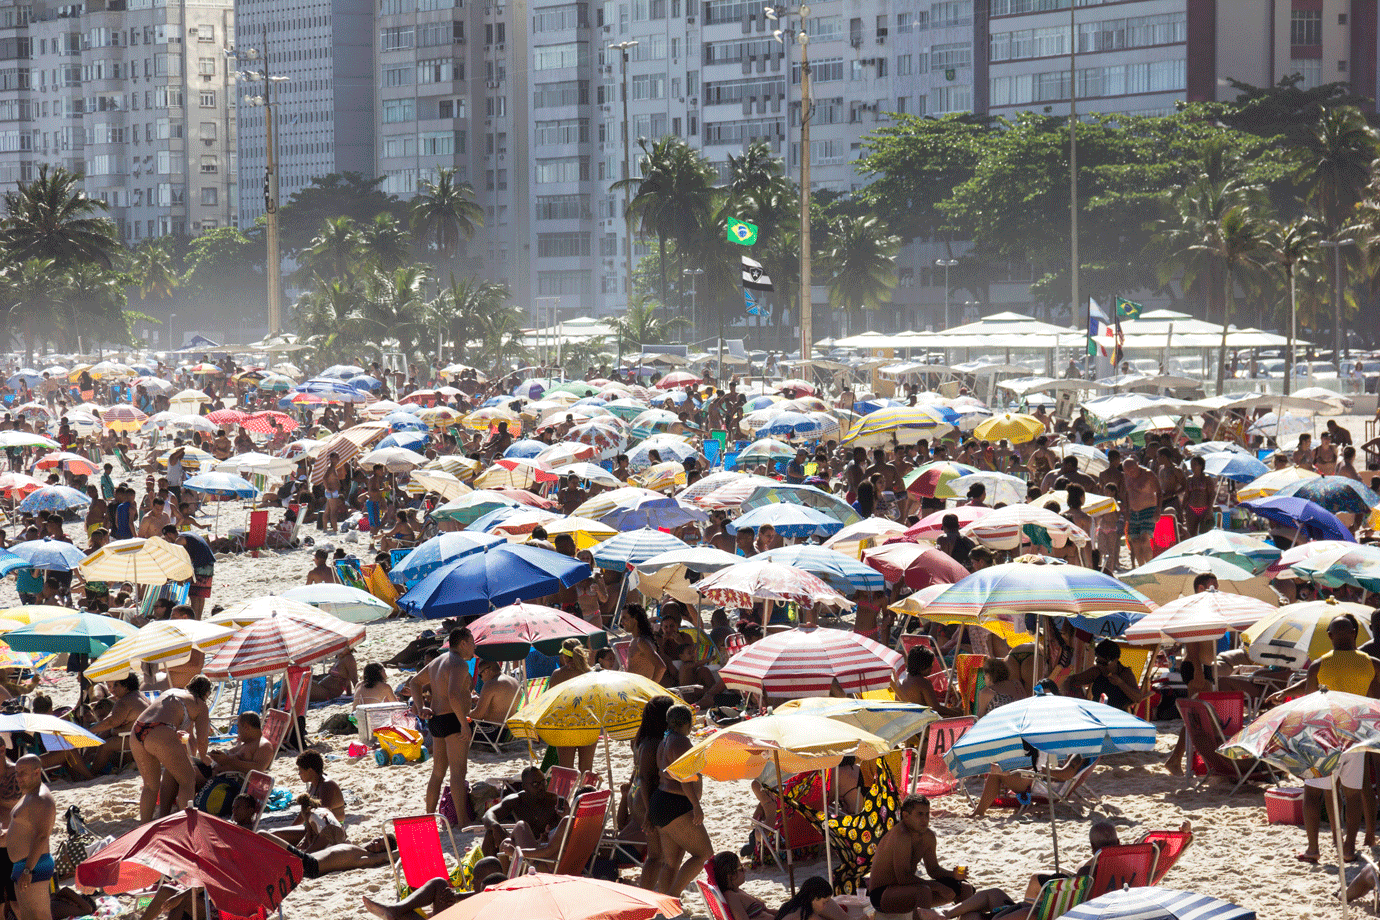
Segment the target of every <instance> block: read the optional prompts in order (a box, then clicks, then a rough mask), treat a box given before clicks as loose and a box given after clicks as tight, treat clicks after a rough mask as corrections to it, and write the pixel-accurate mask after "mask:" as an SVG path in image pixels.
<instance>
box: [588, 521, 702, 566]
mask: <svg viewBox="0 0 1380 920" xmlns="http://www.w3.org/2000/svg"><path fill="white" fill-rule="evenodd" d="M688 548H689V544H687V543H686V542H685V541H684V540H681V539H679V538H678V537H673V536H671V535H670V534H669V533H665V532H663V531H660V530H652V529H651V528H650V527H644V528H641V529H640V530H629V531H627V532H626V533H620V534H618V535H617V536H614V537H609V538H608V539H607V540H605V541H603V542H602V543H599V544H597V545H595V547H594V549H593V550H592V552H593V553H594V564H595V565H597V566H598V567H599V568H601V569H613V570H615V571H618V572H622V571H624V570H625V569H627V568H628V566H633V565H640V564H641V563H643V562H646V561H647V560H648V559H650V558H652V557H653V556H656V555H660V554H661V553H669V552H670V551H671V550H674V549H688Z"/></svg>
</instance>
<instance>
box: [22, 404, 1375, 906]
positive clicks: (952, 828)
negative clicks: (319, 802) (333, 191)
mask: <svg viewBox="0 0 1380 920" xmlns="http://www.w3.org/2000/svg"><path fill="white" fill-rule="evenodd" d="M1346 422H1350V423H1351V424H1350V427H1351V429H1352V431H1353V433H1354V434H1355V435H1357V436H1358V439H1359V435H1360V434H1361V433H1362V431H1363V430H1364V426H1363V424H1361V422H1360V420H1358V419H1347V420H1346ZM131 481H134V480H133V479H132V480H131ZM278 517H279V512H277V511H274V512H273V520H274V521H276V520H277V519H278ZM242 521H243V512H242V510H241V509H240V508H239V507H238V506H237V505H233V504H232V505H226V506H224V507H223V508H222V513H221V529H222V530H225V529H226V528H227V527H228V526H231V525H238V524H240V523H242ZM79 530H80V528H79V526H78V525H71V526H69V528H68V532H69V534H72V535H73V536H74V538H76V539H81V538H80V537H79V536H78V532H79ZM303 535H304V536H312V537H315V538H316V539H318V540H319V541H323V542H324V541H325V540H323V538H322V537H321V535H320V534H319V532H317V531H314V530H309V529H305V528H304V530H303ZM326 539H330V540H336V541H339V538H326ZM338 545H343V546H345V547H346V548H347V550H349V551H351V552H354V553H356V554H357V555H359V556H360V557H361V558H364V557H365V556H366V552H365V550H366V549H367V543H364V542H361V543H353V544H352V543H350V542H338ZM310 566H311V558H310V551H309V550H307V549H299V550H296V551H294V552H289V553H276V552H265V553H263V554H262V555H261V556H260V557H258V558H254V557H251V556H249V555H247V554H246V555H239V556H226V557H223V558H222V559H221V560H220V561H219V564H218V565H217V567H216V573H215V591H214V595H213V598H212V603H215V604H222V605H228V604H231V603H233V602H235V601H238V600H243V599H246V598H251V597H256V596H260V595H263V594H268V593H272V592H274V591H282V590H286V589H287V588H290V587H293V586H295V585H298V584H301V583H302V581H303V579H304V577H305V575H306V572H307V570H308V569H309V568H310ZM16 603H18V600H17V597H16V595H15V589H14V581H13V580H12V579H4V580H3V581H0V608H3V607H7V606H11V605H13V604H16ZM422 628H425V624H418V623H417V622H414V621H402V622H387V623H381V624H375V625H371V626H369V629H368V638H367V639H366V640H365V642H364V643H363V644H362V645H361V646H360V648H359V649H358V658H359V661H360V663H361V667H362V666H363V664H365V663H367V662H369V661H376V660H382V659H385V658H388V657H389V656H390V655H391V654H393V652H394V651H395V650H396V649H398V648H400V647H401V646H402V645H404V644H405V643H406V642H407V641H409V640H410V639H411V638H413V637H415V636H416V634H417V632H418V631H420V629H422ZM389 677H390V681H391V682H394V683H396V682H397V680H398V679H399V676H398V674H397V673H396V672H390V674H389ZM44 689H45V690H46V692H49V693H50V694H53V695H55V698H56V701H57V703H58V704H59V705H62V704H66V703H70V702H72V701H73V699H74V697H75V693H76V685H75V681H74V680H73V679H71V678H69V677H67V676H66V675H64V676H63V677H62V678H61V680H59V681H58V682H57V683H55V684H53V685H51V686H45V688H44ZM228 711H229V694H228V693H227V694H226V695H225V700H224V702H222V704H221V707H220V709H219V710H218V711H217V712H216V713H215V717H216V718H215V721H216V723H217V724H218V725H221V726H222V727H223V726H224V725H225V724H227V723H228V721H229V718H228ZM340 711H348V707H328V708H324V709H315V710H312V711H311V713H310V715H309V722H310V724H311V726H312V727H313V728H314V727H315V726H317V725H319V724H320V722H321V721H323V720H324V719H325V718H327V717H329V716H330V715H331V714H333V713H335V712H340ZM1177 728H1178V723H1167V724H1165V725H1162V726H1161V733H1160V745H1159V751H1158V752H1157V753H1156V754H1154V755H1150V754H1133V755H1120V756H1114V757H1109V758H1106V759H1105V760H1104V761H1103V763H1104V766H1102V767H1100V768H1099V769H1098V771H1097V772H1096V773H1095V774H1094V776H1093V777H1092V779H1091V780H1090V781H1089V782H1088V784H1087V786H1086V787H1085V788H1086V789H1087V790H1088V791H1089V792H1090V794H1092V795H1093V796H1097V797H1101V801H1100V803H1099V804H1098V805H1097V806H1096V807H1094V808H1092V809H1088V808H1075V807H1063V808H1061V809H1060V810H1059V818H1060V820H1059V835H1060V841H1061V854H1062V856H1063V865H1064V866H1066V867H1067V866H1076V865H1078V864H1079V863H1081V862H1082V861H1083V860H1084V859H1086V858H1087V855H1088V851H1087V831H1088V827H1089V824H1090V822H1091V821H1092V820H1095V819H1098V818H1107V819H1109V820H1111V821H1113V822H1115V823H1116V824H1117V826H1118V828H1119V830H1120V834H1121V837H1122V840H1123V842H1128V841H1131V840H1134V839H1136V838H1138V837H1139V836H1140V835H1141V834H1142V833H1143V832H1145V831H1147V830H1150V829H1168V828H1175V827H1177V826H1178V825H1179V823H1180V822H1181V821H1183V820H1185V819H1188V820H1191V821H1192V822H1193V825H1194V831H1195V835H1196V840H1195V842H1194V844H1193V846H1192V847H1191V848H1190V849H1189V850H1188V852H1187V853H1186V854H1185V855H1184V857H1183V858H1182V859H1181V860H1180V861H1179V863H1178V865H1177V866H1176V867H1175V868H1174V869H1173V871H1172V872H1171V873H1170V874H1169V876H1168V878H1167V879H1166V880H1165V884H1166V885H1168V886H1170V887H1174V888H1182V889H1187V890H1192V891H1198V892H1202V893H1206V894H1211V895H1214V896H1216V897H1221V898H1226V899H1228V900H1231V901H1234V902H1236V903H1238V904H1241V905H1243V906H1247V907H1250V908H1253V909H1255V910H1256V911H1257V913H1258V915H1259V916H1260V917H1261V918H1283V917H1300V918H1304V917H1315V916H1316V917H1324V916H1335V915H1336V914H1337V912H1338V909H1339V908H1338V906H1337V903H1336V901H1335V900H1334V899H1333V893H1334V892H1335V891H1336V887H1337V884H1336V854H1335V851H1334V849H1333V847H1332V844H1331V842H1330V841H1331V838H1330V837H1327V836H1326V834H1327V830H1326V828H1324V841H1323V844H1322V853H1323V865H1322V866H1321V867H1311V866H1305V865H1303V864H1302V863H1299V862H1297V861H1296V860H1295V859H1294V858H1293V854H1294V853H1295V852H1297V851H1299V850H1301V849H1303V847H1304V833H1303V828H1301V827H1291V826H1283V825H1270V824H1267V823H1266V818H1265V810H1264V807H1263V798H1262V794H1261V789H1260V787H1246V788H1245V789H1244V790H1242V791H1241V792H1238V793H1237V794H1236V795H1234V796H1230V797H1229V796H1228V795H1227V793H1228V792H1229V790H1230V784H1227V785H1221V784H1218V783H1213V784H1210V785H1208V786H1207V787H1206V788H1204V789H1203V790H1202V791H1197V792H1195V791H1190V790H1189V789H1188V788H1187V787H1186V783H1185V781H1184V780H1182V779H1180V778H1178V777H1173V776H1170V775H1169V774H1168V773H1166V772H1165V771H1164V770H1163V769H1162V768H1161V767H1159V766H1158V763H1159V761H1161V760H1162V759H1163V757H1164V754H1165V753H1166V752H1167V751H1168V750H1169V747H1170V746H1172V744H1173V742H1174V739H1175V733H1176V732H1177ZM353 740H354V736H348V737H329V736H321V737H319V738H318V739H317V741H316V744H315V747H316V749H317V750H320V751H321V752H322V753H323V754H325V755H326V756H327V757H328V759H330V762H329V763H328V764H327V768H328V771H329V773H330V775H331V776H332V777H333V778H334V779H336V780H337V781H339V782H340V784H341V785H342V787H344V788H345V789H346V796H347V800H349V801H350V802H351V804H350V806H349V819H348V821H347V827H348V830H349V836H350V839H351V840H352V841H354V842H363V841H365V840H367V839H369V838H371V837H374V836H376V835H377V834H379V833H380V832H381V831H382V830H383V828H384V824H385V822H386V821H387V820H388V819H389V818H391V817H393V816H398V815H408V814H416V813H418V812H420V811H421V810H422V807H423V792H424V788H425V783H426V778H427V776H428V774H429V771H430V769H431V766H430V764H409V765H405V766H390V767H384V768H380V767H377V766H375V764H374V761H373V759H372V757H366V758H362V759H360V760H358V761H354V762H351V761H348V760H347V759H346V757H345V749H346V747H347V746H348V745H349V744H350V743H351V741H353ZM525 754H526V752H525V751H521V752H519V753H516V754H513V755H511V756H509V757H506V758H499V757H497V756H495V755H492V754H488V753H483V752H478V751H476V752H474V753H472V755H471V756H472V763H471V766H470V771H469V777H470V781H471V782H474V781H476V780H480V779H484V778H486V777H500V776H512V775H515V774H516V773H517V772H519V770H520V768H521V766H522V765H523V764H524V763H525ZM538 754H540V749H539V750H538ZM332 758H333V759H332ZM603 766H604V761H603V755H602V753H600V754H599V755H598V758H597V759H596V768H598V769H600V770H601V771H602V770H603ZM613 768H614V773H615V776H616V778H617V779H618V781H619V782H620V783H621V782H623V781H625V780H626V779H627V778H628V777H629V775H630V772H631V759H630V757H629V755H628V749H627V745H626V744H622V745H615V746H614V764H613ZM272 772H273V776H274V778H275V779H276V780H277V783H278V785H279V787H280V788H286V789H289V790H292V791H294V792H300V791H302V784H301V782H300V780H299V779H298V777H297V772H296V769H295V767H294V765H293V763H292V759H291V757H288V756H280V757H279V758H278V760H277V762H276V763H275V764H274V766H273V770H272ZM138 782H139V781H138V775H137V773H136V772H135V771H133V769H132V768H130V769H127V770H126V771H125V772H124V773H121V774H119V775H118V776H113V777H105V778H101V779H97V780H93V781H91V782H89V783H83V784H78V785H75V786H73V785H71V784H68V783H65V782H59V783H58V784H57V785H56V786H55V788H54V792H55V794H56V796H57V799H58V805H59V813H61V811H62V810H64V809H65V808H66V807H67V806H68V805H70V804H77V805H79V806H80V807H81V810H82V813H83V814H84V815H85V816H86V819H87V822H88V823H89V825H90V827H91V829H92V830H93V831H95V832H96V833H98V834H113V835H117V836H118V835H119V834H122V833H124V832H126V831H129V830H131V829H132V828H133V827H134V826H135V825H136V823H137V817H138V815H137V798H138V789H139V786H138ZM970 787H971V789H972V791H973V792H974V794H976V793H977V791H978V789H979V784H978V782H977V781H976V780H974V781H972V782H971V786H970ZM356 797H357V798H356ZM753 801H754V800H753V799H752V796H751V793H750V791H749V789H748V785H747V783H745V782H736V783H716V782H713V781H707V782H706V783H705V795H704V803H705V807H704V811H705V814H706V815H707V816H708V821H709V833H710V837H711V839H712V840H713V842H714V845H715V848H716V849H731V850H735V851H736V850H737V849H738V848H739V847H740V846H741V845H742V844H743V843H744V842H745V841H746V839H747V827H748V824H747V819H748V817H749V815H750V811H751V807H750V803H752V802H753ZM967 811H968V808H967V806H966V803H965V802H964V800H963V797H962V795H955V796H951V797H949V798H946V799H942V800H938V801H937V802H936V803H935V819H934V822H933V823H934V828H935V830H936V832H937V833H938V835H939V856H940V861H941V863H942V864H944V865H946V866H953V865H967V866H969V867H970V868H969V873H970V877H971V879H972V880H973V882H974V883H975V884H976V885H978V886H979V887H988V886H997V887H1000V888H1003V889H1004V890H1006V891H1007V892H1008V893H1010V894H1012V895H1013V896H1015V897H1017V898H1019V897H1020V895H1021V892H1022V891H1023V890H1024V888H1025V885H1026V880H1027V879H1028V877H1029V876H1030V875H1031V873H1034V872H1037V871H1049V870H1050V869H1051V868H1052V865H1053V858H1052V849H1051V843H1050V830H1049V822H1048V818H1047V812H1040V813H1038V814H1037V815H1035V816H1033V817H1026V818H1022V819H1019V820H1013V819H1011V818H1010V817H1009V816H1008V815H1009V813H1007V812H1002V811H1000V810H996V809H994V810H993V811H992V812H991V814H990V815H989V817H988V818H986V819H980V820H968V819H967V818H965V817H962V816H963V815H966V814H967ZM470 840H471V838H470V837H469V836H468V835H459V834H457V843H458V844H459V845H460V847H461V849H462V850H464V849H465V848H467V846H468V844H469V843H470ZM1352 871H1353V873H1354V872H1355V871H1356V870H1355V869H1354V868H1353V870H1352ZM796 874H797V878H803V877H805V876H807V875H811V874H820V875H823V874H824V862H823V860H822V859H821V860H819V861H818V862H817V863H815V864H811V865H807V866H802V867H799V868H798V869H797V873H796ZM744 887H745V889H746V890H747V891H749V892H751V893H752V894H754V895H756V896H758V897H761V898H762V899H764V900H765V901H766V902H767V903H768V905H770V906H772V907H773V908H774V907H775V906H776V905H777V904H779V903H780V902H781V901H782V900H784V899H785V897H786V884H785V876H784V874H783V873H780V872H776V871H768V870H767V869H765V868H756V869H752V870H750V871H749V880H748V882H747V884H746V885H745V886H744ZM393 890H394V889H393V881H392V874H391V872H390V870H389V869H387V868H377V869H370V870H360V871H356V872H352V873H345V874H336V875H330V876H327V877H325V878H322V879H317V880H309V881H306V882H304V883H303V884H302V885H301V886H300V887H299V888H298V889H297V890H296V891H294V892H293V893H292V894H291V895H290V896H289V897H288V899H287V902H286V910H287V913H288V915H289V916H296V917H339V916H364V915H365V912H364V910H363V908H362V907H361V904H360V896H361V895H364V894H368V895H371V896H376V897H381V898H384V899H390V898H391V897H392V895H393ZM125 903H126V904H127V905H128V906H129V907H130V908H131V909H132V906H133V904H132V901H129V900H128V899H125ZM685 907H686V909H687V911H688V912H689V913H690V914H692V915H694V916H697V917H707V916H708V912H707V909H706V907H705V905H704V903H703V900H702V899H701V897H700V895H699V893H698V890H697V889H695V888H694V886H692V887H691V889H690V891H689V892H687V894H686V896H685Z"/></svg>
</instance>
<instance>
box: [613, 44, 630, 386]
mask: <svg viewBox="0 0 1380 920" xmlns="http://www.w3.org/2000/svg"><path fill="white" fill-rule="evenodd" d="M609 47H610V48H613V49H614V50H615V51H620V52H622V54H623V179H624V180H625V182H627V184H625V185H624V186H623V258H624V260H625V261H626V263H627V265H626V268H627V278H626V280H625V281H624V282H623V284H624V289H623V298H624V301H625V303H626V306H625V307H624V313H625V314H626V312H627V308H628V307H631V306H632V287H633V261H632V187H631V184H632V167H631V166H629V165H628V150H629V144H628V142H629V139H630V136H631V134H632V125H631V124H630V123H629V122H628V49H630V48H635V47H637V42H635V41H626V42H618V43H617V44H616V45H609ZM618 358H619V361H622V358H623V337H622V336H621V335H620V336H619V337H618Z"/></svg>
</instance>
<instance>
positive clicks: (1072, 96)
mask: <svg viewBox="0 0 1380 920" xmlns="http://www.w3.org/2000/svg"><path fill="white" fill-rule="evenodd" d="M1077 11H1078V4H1077V3H1074V2H1073V0H1069V261H1070V263H1071V265H1070V269H1071V271H1070V276H1069V288H1070V290H1069V295H1070V296H1069V303H1070V307H1069V310H1070V313H1071V315H1072V316H1077V315H1078V311H1079V310H1080V309H1082V306H1081V302H1080V298H1079V291H1078V281H1079V278H1078V134H1077V131H1076V128H1077V127H1078V21H1077V19H1076V13H1077ZM1088 309H1089V310H1091V309H1092V307H1089V308H1088Z"/></svg>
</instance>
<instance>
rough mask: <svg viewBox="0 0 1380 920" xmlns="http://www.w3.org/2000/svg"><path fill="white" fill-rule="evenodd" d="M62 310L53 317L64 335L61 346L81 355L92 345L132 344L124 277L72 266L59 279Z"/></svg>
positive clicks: (96, 268) (91, 266)
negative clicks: (108, 343) (61, 281)
mask: <svg viewBox="0 0 1380 920" xmlns="http://www.w3.org/2000/svg"><path fill="white" fill-rule="evenodd" d="M62 286H63V295H62V300H63V307H64V308H65V309H59V310H58V311H57V312H56V313H55V314H53V317H52V319H53V320H54V321H55V323H54V324H55V325H56V326H57V327H58V328H59V329H61V330H62V331H63V332H64V333H65V334H64V345H63V347H64V348H65V349H67V350H71V351H76V352H82V351H84V350H85V349H86V348H87V347H89V346H90V345H91V344H92V343H93V342H110V343H113V344H118V345H132V344H134V340H133V338H132V337H131V335H130V330H129V319H130V314H128V313H126V312H125V310H124V307H125V306H126V305H127V304H128V302H129V301H128V297H127V296H126V295H125V292H124V276H123V275H121V274H120V273H119V272H114V271H109V270H107V269H103V268H101V267H99V266H97V265H95V264H93V263H90V262H83V263H78V264H77V265H74V266H73V267H72V268H70V269H69V270H68V271H67V272H66V273H65V277H64V279H63V285H62Z"/></svg>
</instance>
